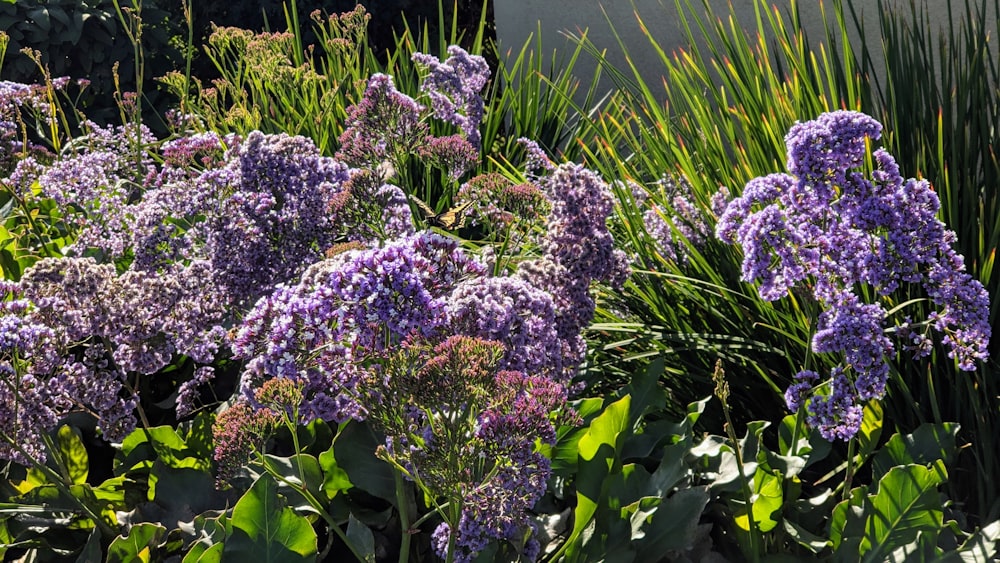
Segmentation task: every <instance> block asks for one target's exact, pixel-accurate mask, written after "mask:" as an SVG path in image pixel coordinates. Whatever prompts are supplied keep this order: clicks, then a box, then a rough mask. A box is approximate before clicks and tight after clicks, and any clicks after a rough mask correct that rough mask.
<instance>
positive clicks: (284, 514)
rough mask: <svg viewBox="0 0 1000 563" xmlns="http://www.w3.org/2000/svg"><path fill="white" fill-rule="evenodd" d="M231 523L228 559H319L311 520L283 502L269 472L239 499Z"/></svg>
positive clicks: (264, 561)
mask: <svg viewBox="0 0 1000 563" xmlns="http://www.w3.org/2000/svg"><path fill="white" fill-rule="evenodd" d="M229 525H230V526H231V529H232V534H231V535H230V537H229V538H228V539H227V540H226V543H225V546H226V547H225V551H224V554H225V558H226V559H227V560H233V561H259V562H262V563H278V562H281V563H285V562H296V563H297V562H299V561H315V559H316V554H317V548H316V541H317V540H316V531H315V530H313V527H312V525H311V524H310V523H309V520H307V519H306V518H305V517H304V516H300V515H299V514H296V513H295V511H294V510H292V509H291V508H288V507H287V506H285V505H284V504H283V503H282V501H281V499H280V498H279V497H278V485H277V483H275V481H274V478H273V477H271V476H270V475H269V474H266V473H265V474H264V475H261V476H260V477H258V478H257V480H256V481H255V482H254V484H253V486H251V487H250V490H248V491H247V492H246V494H244V495H243V496H242V497H241V498H240V500H239V501H237V502H236V506H234V507H233V515H232V518H230V520H229Z"/></svg>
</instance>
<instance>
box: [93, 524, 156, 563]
mask: <svg viewBox="0 0 1000 563" xmlns="http://www.w3.org/2000/svg"><path fill="white" fill-rule="evenodd" d="M166 535H167V529H166V528H164V527H163V526H160V525H159V524H152V523H149V522H144V523H142V524H136V525H134V526H132V527H131V528H130V529H129V531H128V535H127V536H118V537H117V538H115V539H114V541H112V542H111V545H110V546H108V557H107V560H106V563H138V562H140V561H141V562H143V563H149V561H151V556H152V555H151V551H152V550H153V549H154V548H156V546H158V545H159V544H160V542H161V541H162V539H163V538H164V537H165V536H166Z"/></svg>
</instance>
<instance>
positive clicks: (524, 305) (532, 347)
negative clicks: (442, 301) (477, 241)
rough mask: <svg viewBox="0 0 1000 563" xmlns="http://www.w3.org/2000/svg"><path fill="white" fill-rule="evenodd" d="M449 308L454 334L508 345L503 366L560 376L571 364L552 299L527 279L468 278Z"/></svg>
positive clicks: (449, 301)
mask: <svg viewBox="0 0 1000 563" xmlns="http://www.w3.org/2000/svg"><path fill="white" fill-rule="evenodd" d="M446 312H447V316H448V317H449V319H450V322H451V325H452V327H453V328H454V330H455V332H456V333H458V334H465V335H469V336H476V337H479V338H484V339H487V340H495V341H498V342H501V343H503V344H504V346H505V347H506V350H507V351H506V354H505V355H504V358H503V360H502V361H501V363H500V367H501V368H502V369H510V370H518V371H523V372H525V373H531V374H546V375H549V376H552V377H562V375H563V373H564V372H565V370H566V368H567V366H565V365H564V363H563V362H564V360H565V359H564V358H563V356H562V344H561V342H560V339H559V334H558V332H557V329H556V326H557V324H556V310H555V305H554V303H553V298H552V296H551V295H550V294H549V293H547V292H545V291H542V290H540V289H538V288H537V287H534V286H532V285H531V284H529V283H527V282H526V281H524V280H523V279H520V278H517V277H510V276H507V277H489V278H476V279H470V280H466V281H464V282H462V283H459V284H458V285H457V287H455V290H454V291H453V292H452V293H451V296H450V298H449V299H448V304H447V307H446ZM568 367H570V368H575V367H576V366H575V365H574V366H568Z"/></svg>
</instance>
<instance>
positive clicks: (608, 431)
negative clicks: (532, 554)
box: [565, 395, 631, 558]
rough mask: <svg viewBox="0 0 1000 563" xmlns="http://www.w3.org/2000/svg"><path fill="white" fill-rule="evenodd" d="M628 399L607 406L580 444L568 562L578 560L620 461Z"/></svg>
mask: <svg viewBox="0 0 1000 563" xmlns="http://www.w3.org/2000/svg"><path fill="white" fill-rule="evenodd" d="M630 403H631V397H629V396H628V395H626V396H624V397H622V398H621V399H619V400H618V401H616V402H614V403H612V404H611V405H608V407H607V408H605V409H604V412H603V413H601V414H600V416H598V417H597V418H595V419H594V420H593V421H592V422H591V423H590V426H589V427H588V428H587V431H586V432H585V433H584V435H583V436H582V437H581V438H580V442H579V449H578V454H579V472H578V474H577V479H576V500H577V504H576V510H575V511H574V523H573V532H572V533H571V534H570V537H569V538H567V540H566V544H565V546H566V556H567V558H572V557H575V555H576V553H577V552H578V551H579V549H580V547H581V546H580V544H579V543H578V540H579V539H580V536H581V534H582V533H583V531H584V530H585V529H586V528H587V526H588V525H589V524H590V523H591V520H593V518H594V515H595V514H596V513H597V508H598V506H599V503H600V501H601V500H602V497H603V496H604V492H605V487H606V485H607V476H608V474H609V473H610V471H611V469H612V468H613V467H614V465H615V463H616V460H617V451H618V447H619V446H620V443H619V442H620V440H621V436H622V434H623V433H624V432H626V431H627V430H628V429H629V428H631V424H630V422H629V418H628V415H629V407H630Z"/></svg>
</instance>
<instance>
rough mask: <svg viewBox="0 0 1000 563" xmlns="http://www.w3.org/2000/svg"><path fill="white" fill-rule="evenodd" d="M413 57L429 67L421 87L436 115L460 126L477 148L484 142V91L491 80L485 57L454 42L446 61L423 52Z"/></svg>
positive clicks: (449, 48)
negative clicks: (481, 127)
mask: <svg viewBox="0 0 1000 563" xmlns="http://www.w3.org/2000/svg"><path fill="white" fill-rule="evenodd" d="M413 60H414V61H415V62H417V63H418V64H421V65H423V66H426V67H427V68H428V69H430V74H428V75H427V76H426V77H425V78H424V81H423V84H422V85H421V86H420V89H421V91H423V92H424V93H426V94H427V96H428V97H430V99H431V107H432V109H433V110H434V117H436V118H438V119H440V120H443V121H447V122H448V123H451V124H453V125H456V126H458V127H459V128H461V129H462V132H463V133H465V138H466V139H468V141H469V142H470V143H471V144H472V146H473V147H475V148H476V149H477V150H478V149H479V145H480V143H481V142H482V140H481V136H480V134H479V124H480V123H481V122H482V121H483V114H484V110H485V103H484V101H483V96H482V91H483V88H485V87H486V83H487V82H489V80H490V67H489V66H488V65H487V64H486V59H484V58H482V57H480V56H478V55H470V54H469V53H467V52H466V51H465V50H464V49H462V48H461V47H459V46H457V45H452V46H450V47H448V58H447V59H446V60H445V61H444V62H441V61H439V60H438V59H437V57H435V56H433V55H427V54H424V53H416V54H414V55H413Z"/></svg>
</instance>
